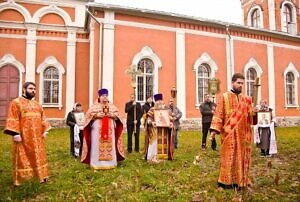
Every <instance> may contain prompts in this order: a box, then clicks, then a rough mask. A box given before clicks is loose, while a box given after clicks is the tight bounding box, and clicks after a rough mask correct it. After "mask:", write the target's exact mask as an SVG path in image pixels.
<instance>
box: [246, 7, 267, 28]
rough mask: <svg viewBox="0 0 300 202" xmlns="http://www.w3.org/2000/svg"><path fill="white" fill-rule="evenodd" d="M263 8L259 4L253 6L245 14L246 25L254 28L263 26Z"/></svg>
mask: <svg viewBox="0 0 300 202" xmlns="http://www.w3.org/2000/svg"><path fill="white" fill-rule="evenodd" d="M263 18H264V16H263V10H262V7H261V6H260V5H255V6H253V7H252V8H251V9H250V10H249V12H248V14H247V25H248V26H251V27H255V28H263V27H264V19H263Z"/></svg>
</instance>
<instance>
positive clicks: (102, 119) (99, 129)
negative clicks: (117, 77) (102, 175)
mask: <svg viewBox="0 0 300 202" xmlns="http://www.w3.org/2000/svg"><path fill="white" fill-rule="evenodd" d="M122 131H123V123H122V119H121V118H120V115H119V110H118V108H117V107H116V106H115V105H113V104H112V103H111V102H109V100H108V90H107V89H105V88H102V89H100V90H99V91H98V100H97V101H96V102H95V103H94V104H93V105H92V106H91V107H90V108H89V109H88V111H87V112H86V115H85V124H84V129H83V147H82V155H81V162H83V163H85V164H88V165H90V167H91V168H93V169H95V170H97V169H101V170H103V169H112V168H115V167H116V166H117V165H118V162H120V161H123V160H124V159H125V154H124V146H123V142H122Z"/></svg>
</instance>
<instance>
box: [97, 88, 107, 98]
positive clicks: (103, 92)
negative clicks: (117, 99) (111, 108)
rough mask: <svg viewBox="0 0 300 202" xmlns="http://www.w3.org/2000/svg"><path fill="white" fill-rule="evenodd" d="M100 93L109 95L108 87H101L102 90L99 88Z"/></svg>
mask: <svg viewBox="0 0 300 202" xmlns="http://www.w3.org/2000/svg"><path fill="white" fill-rule="evenodd" d="M98 95H99V96H101V95H108V90H107V89H106V88H101V89H100V90H98Z"/></svg>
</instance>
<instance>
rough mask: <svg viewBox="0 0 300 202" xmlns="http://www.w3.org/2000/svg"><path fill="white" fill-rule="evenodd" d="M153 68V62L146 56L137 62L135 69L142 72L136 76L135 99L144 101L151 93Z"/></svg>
mask: <svg viewBox="0 0 300 202" xmlns="http://www.w3.org/2000/svg"><path fill="white" fill-rule="evenodd" d="M153 69H154V63H153V61H152V60H150V59H148V58H144V59H141V60H140V61H139V62H138V65H137V70H138V71H141V72H142V74H141V75H138V76H137V98H136V99H137V101H138V102H146V100H147V97H149V96H152V95H153Z"/></svg>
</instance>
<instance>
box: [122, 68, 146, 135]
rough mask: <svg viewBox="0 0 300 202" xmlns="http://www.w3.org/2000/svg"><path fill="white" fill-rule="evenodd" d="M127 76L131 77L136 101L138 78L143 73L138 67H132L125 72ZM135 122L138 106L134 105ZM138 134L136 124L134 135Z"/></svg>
mask: <svg viewBox="0 0 300 202" xmlns="http://www.w3.org/2000/svg"><path fill="white" fill-rule="evenodd" d="M125 73H126V74H128V75H130V76H131V86H132V88H133V94H134V99H135V98H136V97H135V89H136V76H138V75H141V74H142V72H141V71H140V70H137V68H136V65H131V66H130V67H129V68H128V69H126V71H125ZM133 110H134V111H133V120H134V121H136V105H134V108H133ZM135 132H136V123H134V133H135Z"/></svg>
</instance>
